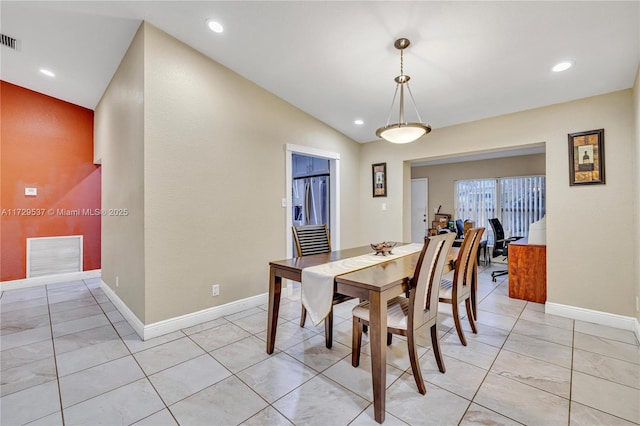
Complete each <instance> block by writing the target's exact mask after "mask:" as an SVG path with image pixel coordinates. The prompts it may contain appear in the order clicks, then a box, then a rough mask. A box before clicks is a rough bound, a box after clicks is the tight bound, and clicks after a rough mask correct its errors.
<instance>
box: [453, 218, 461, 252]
mask: <svg viewBox="0 0 640 426" xmlns="http://www.w3.org/2000/svg"><path fill="white" fill-rule="evenodd" d="M455 226H456V239H455V240H454V241H453V246H454V247H461V246H462V239H463V238H464V222H463V221H462V219H457V220H456V225H455Z"/></svg>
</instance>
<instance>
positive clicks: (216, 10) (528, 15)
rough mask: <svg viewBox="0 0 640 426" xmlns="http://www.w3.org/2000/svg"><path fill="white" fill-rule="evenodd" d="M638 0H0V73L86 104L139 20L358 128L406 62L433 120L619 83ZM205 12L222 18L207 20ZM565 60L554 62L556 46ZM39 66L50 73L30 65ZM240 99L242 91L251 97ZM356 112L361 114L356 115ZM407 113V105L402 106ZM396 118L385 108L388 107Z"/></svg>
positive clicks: (459, 118) (629, 68)
mask: <svg viewBox="0 0 640 426" xmlns="http://www.w3.org/2000/svg"><path fill="white" fill-rule="evenodd" d="M639 6H640V3H639V2H637V1H627V2H613V1H603V2H595V1H586V2H581V1H568V2H556V1H554V2H551V1H535V2H524V1H514V2H478V1H472V2H462V1H457V2H453V1H446V2H437V1H413V2H398V1H386V2H384V1H360V2H350V1H331V2H326V1H283V2H271V1H258V2H247V1H228V2H220V1H142V2H136V1H126V2H125V1H104V2H99V1H72V2H58V1H44V2H31V1H6V0H3V1H2V2H0V13H1V14H0V23H1V26H0V32H1V33H2V34H6V35H9V36H11V37H14V38H16V39H18V40H19V50H18V51H12V50H10V49H8V48H7V47H4V46H3V47H2V49H1V56H0V78H2V79H3V80H5V81H8V82H10V83H14V84H17V85H19V86H23V87H26V88H29V89H32V90H35V91H37V92H41V93H45V94H47V95H50V96H53V97H56V98H60V99H63V100H65V101H69V102H72V103H74V104H78V105H81V106H84V107H87V108H91V109H94V108H95V106H96V105H97V103H98V101H99V100H100V97H101V96H102V94H103V92H104V90H105V88H106V87H107V85H108V83H109V81H110V79H111V77H112V76H113V73H114V72H115V70H116V68H117V66H118V64H119V63H120V60H121V59H122V57H123V55H124V53H125V52H126V50H127V47H128V46H129V43H130V42H131V39H132V38H133V36H134V34H135V31H136V30H137V28H138V26H139V24H140V22H141V20H143V19H144V20H147V21H148V22H150V23H151V24H153V25H155V26H157V27H159V28H160V29H162V30H164V31H166V32H167V33H169V34H171V35H173V36H174V37H176V38H178V39H180V40H182V41H183V42H184V43H186V44H188V45H190V46H192V47H193V48H195V49H197V50H198V51H200V52H202V53H203V54H205V55H207V56H209V57H211V58H212V59H214V60H216V61H218V62H219V63H221V64H223V65H225V66H227V67H228V68H230V69H232V70H234V71H236V72H237V73H239V74H241V75H242V76H244V77H245V78H247V79H249V80H251V81H253V82H255V83H256V84H258V85H259V86H262V87H264V88H265V89H267V90H269V91H270V92H272V93H274V94H276V95H278V96H280V97H281V98H283V99H285V100H287V101H288V102H290V103H291V104H293V105H295V106H297V107H298V108H300V109H302V110H304V111H306V112H307V113H309V114H311V115H312V116H314V117H316V118H318V119H319V120H321V121H323V122H325V123H327V124H328V125H330V126H331V127H333V128H335V129H337V130H339V131H341V132H342V133H344V134H346V135H347V136H349V137H351V138H353V139H354V140H356V141H358V142H368V141H372V140H375V139H376V137H375V129H376V128H378V127H380V126H382V125H384V124H386V121H387V116H388V113H389V108H390V106H391V99H392V97H393V92H394V90H395V83H394V82H393V78H394V77H395V76H396V75H398V74H399V62H400V58H399V52H398V51H397V50H396V49H395V48H394V47H393V42H394V40H395V39H396V38H398V37H408V38H409V39H410V40H411V42H412V44H411V46H410V47H409V48H408V49H407V50H406V51H405V72H406V73H407V74H409V75H410V76H411V77H412V79H411V89H412V92H413V95H414V97H415V100H416V102H417V104H418V110H419V112H420V115H421V116H422V118H423V119H424V121H426V122H427V123H429V124H431V126H432V127H433V128H434V129H437V128H441V127H445V126H450V125H454V124H458V123H463V122H467V121H473V120H478V119H481V118H485V117H491V116H496V115H501V114H506V113H510V112H515V111H521V110H526V109H530V108H536V107H540V106H545V105H549V104H555V103H559V102H565V101H569V100H573V99H579V98H584V97H588V96H593V95H597V94H601V93H607V92H612V91H616V90H621V89H626V88H630V87H632V86H633V80H634V77H635V74H636V70H637V68H638V64H639V63H640V29H639V28H640V7H639ZM208 18H215V19H216V20H218V21H219V22H221V23H222V24H223V25H224V27H225V31H224V33H222V34H214V33H213V32H211V31H210V30H209V29H208V28H207V27H206V25H205V21H206V19H208ZM564 59H571V60H573V61H575V66H574V67H573V68H571V69H570V70H568V71H565V72H563V73H553V72H551V70H550V69H551V67H552V66H553V65H554V64H555V63H557V62H558V61H560V60H564ZM41 67H44V68H48V69H50V70H52V71H53V72H55V73H56V77H55V78H50V77H46V76H44V75H42V74H41V73H40V72H39V71H38V70H39V69H40V68H41ZM247 102H251V100H250V99H247ZM356 118H360V119H362V120H364V122H365V124H364V125H363V126H360V127H358V126H356V125H354V124H353V121H354V120H355V119H356ZM408 118H409V119H410V121H411V119H412V117H411V116H410V115H409V117H408ZM392 121H393V119H392Z"/></svg>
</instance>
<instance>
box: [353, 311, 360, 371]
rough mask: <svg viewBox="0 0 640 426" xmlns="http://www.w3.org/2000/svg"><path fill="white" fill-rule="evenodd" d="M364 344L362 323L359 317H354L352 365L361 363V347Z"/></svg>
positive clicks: (355, 365)
mask: <svg viewBox="0 0 640 426" xmlns="http://www.w3.org/2000/svg"><path fill="white" fill-rule="evenodd" d="M361 346H362V325H360V321H358V318H356V317H353V327H352V330H351V365H352V366H354V367H357V366H358V365H360V347H361Z"/></svg>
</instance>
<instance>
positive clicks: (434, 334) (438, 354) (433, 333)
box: [431, 324, 447, 373]
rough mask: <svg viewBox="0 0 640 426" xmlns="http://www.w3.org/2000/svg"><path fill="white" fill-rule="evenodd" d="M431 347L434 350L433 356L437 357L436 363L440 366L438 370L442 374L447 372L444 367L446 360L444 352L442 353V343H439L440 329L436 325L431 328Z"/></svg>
mask: <svg viewBox="0 0 640 426" xmlns="http://www.w3.org/2000/svg"><path fill="white" fill-rule="evenodd" d="M431 347H432V348H433V354H434V355H435V356H436V363H437V364H438V370H440V372H441V373H444V372H446V371H447V369H446V368H445V367H444V359H442V352H440V342H439V341H438V327H437V326H436V324H433V325H432V326H431Z"/></svg>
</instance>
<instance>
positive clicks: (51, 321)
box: [41, 281, 84, 426]
mask: <svg viewBox="0 0 640 426" xmlns="http://www.w3.org/2000/svg"><path fill="white" fill-rule="evenodd" d="M83 283H84V281H83ZM44 288H45V295H46V298H47V312H48V313H49V328H50V330H51V351H52V355H53V365H54V367H55V369H56V382H57V385H58V402H59V403H60V418H61V419H62V425H63V426H64V424H65V421H64V410H63V408H62V388H61V387H60V372H59V371H58V357H57V355H56V340H55V338H54V335H53V320H52V319H51V306H50V304H49V287H48V286H46V285H45V287H44ZM44 417H46V416H44ZM41 418H43V417H41Z"/></svg>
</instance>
